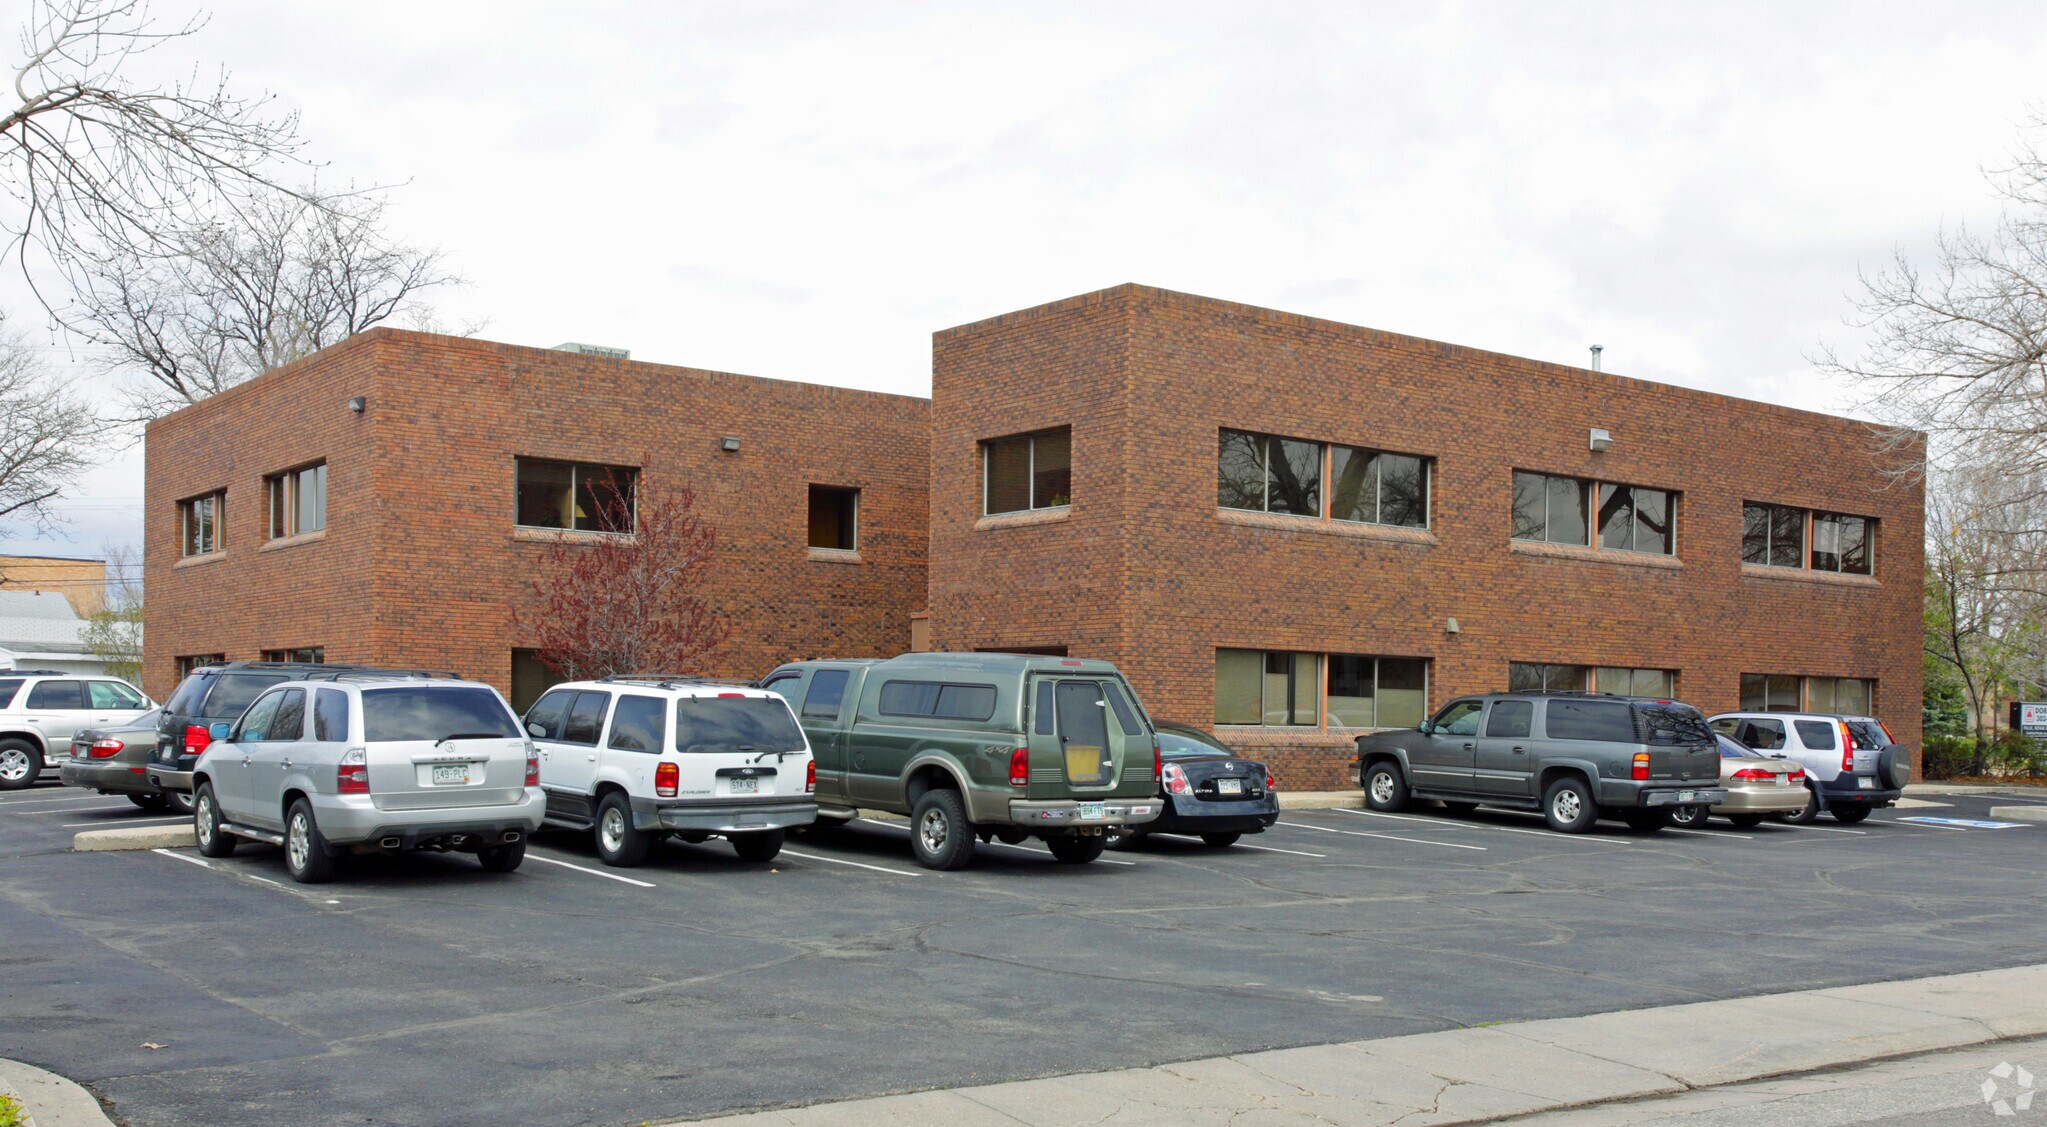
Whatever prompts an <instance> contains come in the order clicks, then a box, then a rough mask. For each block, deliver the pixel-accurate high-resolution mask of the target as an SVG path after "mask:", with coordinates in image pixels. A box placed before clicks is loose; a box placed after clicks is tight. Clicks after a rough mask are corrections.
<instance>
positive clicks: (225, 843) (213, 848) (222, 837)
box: [192, 783, 242, 857]
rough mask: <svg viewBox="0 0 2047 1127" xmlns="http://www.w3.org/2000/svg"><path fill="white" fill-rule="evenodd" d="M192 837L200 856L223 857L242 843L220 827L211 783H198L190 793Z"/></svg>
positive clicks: (218, 805)
mask: <svg viewBox="0 0 2047 1127" xmlns="http://www.w3.org/2000/svg"><path fill="white" fill-rule="evenodd" d="M192 837H193V840H194V842H195V843H196V844H197V845H198V846H199V854H200V856H202V857H225V856H227V855H228V854H230V853H233V852H234V851H235V846H237V845H240V844H241V843H242V839H240V838H238V837H236V836H235V835H233V834H231V833H228V832H227V831H225V830H223V829H221V828H220V800H219V799H216V798H214V797H213V784H212V783H200V784H199V789H198V790H197V791H194V792H193V794H192Z"/></svg>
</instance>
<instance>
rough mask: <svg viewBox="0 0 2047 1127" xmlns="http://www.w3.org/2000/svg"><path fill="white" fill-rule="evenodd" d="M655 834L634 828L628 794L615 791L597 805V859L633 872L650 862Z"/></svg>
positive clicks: (631, 806)
mask: <svg viewBox="0 0 2047 1127" xmlns="http://www.w3.org/2000/svg"><path fill="white" fill-rule="evenodd" d="M653 847H654V835H653V834H649V833H642V832H641V831H639V830H636V829H634V828H633V804H632V802H631V800H629V799H627V798H626V796H625V792H624V791H616V790H615V791H612V792H611V793H609V794H607V795H605V796H604V801H602V802H600V803H598V804H597V856H599V857H602V858H603V859H604V863H605V864H607V865H613V866H616V867H618V868H621V869H630V868H632V867H633V866H634V865H638V864H640V863H641V862H643V861H645V860H646V859H647V851H648V850H649V849H652V848H653Z"/></svg>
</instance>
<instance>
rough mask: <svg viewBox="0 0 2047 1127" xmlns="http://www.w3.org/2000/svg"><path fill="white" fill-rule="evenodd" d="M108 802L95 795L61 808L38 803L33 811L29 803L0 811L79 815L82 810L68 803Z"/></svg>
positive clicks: (113, 807) (118, 807)
mask: <svg viewBox="0 0 2047 1127" xmlns="http://www.w3.org/2000/svg"><path fill="white" fill-rule="evenodd" d="M106 800H107V796H106V795H103V794H95V795H92V796H90V797H87V798H73V799H69V800H67V804H65V805H60V806H46V805H44V804H42V803H40V802H38V803H36V804H35V809H33V810H29V809H25V807H26V806H27V805H28V804H27V803H22V804H21V805H19V806H7V807H0V809H5V810H6V811H7V812H9V813H11V814H78V813H82V811H81V810H80V809H79V808H78V807H76V806H72V805H69V804H68V803H70V802H105V801H106ZM107 809H109V810H133V809H135V807H133V806H109V807H107Z"/></svg>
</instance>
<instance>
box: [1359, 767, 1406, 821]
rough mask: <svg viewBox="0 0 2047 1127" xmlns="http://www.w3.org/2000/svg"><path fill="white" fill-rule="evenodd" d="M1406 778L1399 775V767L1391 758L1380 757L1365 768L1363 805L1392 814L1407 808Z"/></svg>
mask: <svg viewBox="0 0 2047 1127" xmlns="http://www.w3.org/2000/svg"><path fill="white" fill-rule="evenodd" d="M1407 796H1408V792H1407V780H1406V779H1403V778H1401V777H1400V767H1399V765H1398V764H1396V763H1394V762H1392V761H1391V760H1386V759H1382V760H1380V761H1379V762H1377V763H1374V764H1372V765H1371V766H1369V767H1367V768H1365V805H1366V806H1369V807H1371V808H1372V809H1374V810H1378V811H1381V812H1383V813H1387V814H1392V813H1397V812H1399V811H1402V810H1405V809H1407Z"/></svg>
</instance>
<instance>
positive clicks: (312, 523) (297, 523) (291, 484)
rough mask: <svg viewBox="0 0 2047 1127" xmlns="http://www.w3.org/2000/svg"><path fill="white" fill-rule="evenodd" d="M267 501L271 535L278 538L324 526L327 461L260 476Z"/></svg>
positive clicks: (325, 518)
mask: <svg viewBox="0 0 2047 1127" xmlns="http://www.w3.org/2000/svg"><path fill="white" fill-rule="evenodd" d="M263 487H264V491H265V492H266V493H267V494H268V496H269V502H270V538H271V539H272V540H281V539H283V538H285V537H287V536H299V535H303V534H304V533H308V532H318V531H320V530H321V529H323V528H326V527H327V463H325V462H321V463H320V464H318V465H313V466H305V467H303V468H301V469H296V470H290V471H287V472H285V473H281V474H275V475H272V476H270V477H267V478H264V479H263Z"/></svg>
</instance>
